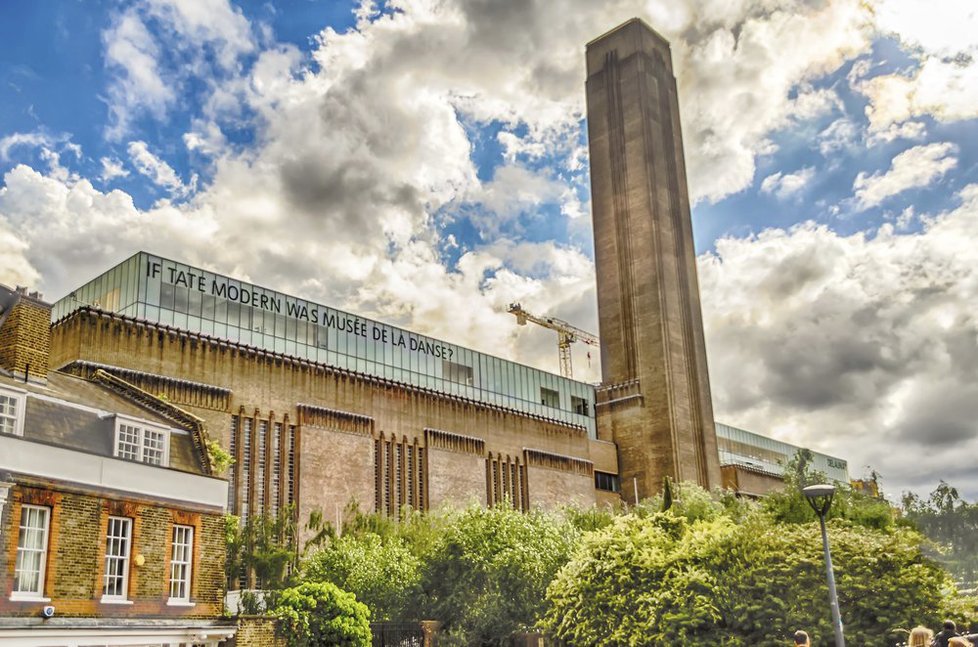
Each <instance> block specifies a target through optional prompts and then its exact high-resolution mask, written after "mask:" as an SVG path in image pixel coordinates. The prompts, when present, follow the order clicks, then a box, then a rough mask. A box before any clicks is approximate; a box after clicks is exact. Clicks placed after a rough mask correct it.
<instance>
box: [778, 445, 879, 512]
mask: <svg viewBox="0 0 978 647" xmlns="http://www.w3.org/2000/svg"><path fill="white" fill-rule="evenodd" d="M813 459H814V455H813V454H812V452H811V450H808V449H799V450H798V452H797V453H796V454H795V456H794V457H793V458H792V459H791V460H789V461H788V464H787V465H785V468H784V487H783V488H781V489H780V490H778V491H776V492H772V493H771V494H769V495H768V496H766V497H764V499H762V501H761V507H762V508H763V509H764V510H765V511H766V512H767V513H768V514H770V515H771V516H772V517H773V518H774V520H775V521H778V522H783V523H810V522H812V521H815V520H816V519H818V515H816V514H815V511H814V510H812V508H811V506H809V505H808V501H806V499H805V495H804V494H803V493H802V488H805V487H807V486H809V485H814V484H816V483H826V482H828V481H829V479H828V477H827V476H825V474H823V473H822V472H819V471H818V470H816V469H815V468H814V467H813V466H812V461H813ZM826 516H827V518H828V519H847V520H849V521H852V522H853V523H855V524H857V525H860V526H865V527H868V528H877V529H880V530H882V529H886V528H889V527H891V526H892V525H893V523H894V516H895V510H894V509H893V507H892V506H890V504H889V503H887V502H886V501H884V500H882V499H876V498H873V497H871V496H869V495H867V494H863V493H861V492H856V491H853V489H852V488H851V487H849V486H848V485H847V484H845V483H836V484H835V496H834V497H833V498H832V507H831V508H830V509H829V511H828V514H827V515H826Z"/></svg>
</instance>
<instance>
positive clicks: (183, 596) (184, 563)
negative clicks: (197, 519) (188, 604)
mask: <svg viewBox="0 0 978 647" xmlns="http://www.w3.org/2000/svg"><path fill="white" fill-rule="evenodd" d="M193 545H194V529H193V528H192V527H191V526H174V527H173V554H172V555H171V558H170V597H171V598H175V599H179V600H189V598H190V569H191V562H192V557H193Z"/></svg>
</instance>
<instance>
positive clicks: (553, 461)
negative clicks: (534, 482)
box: [523, 447, 594, 476]
mask: <svg viewBox="0 0 978 647" xmlns="http://www.w3.org/2000/svg"><path fill="white" fill-rule="evenodd" d="M523 453H524V455H525V456H526V465H527V466H528V467H543V468H546V469H551V470H559V471H561V472H573V473H575V474H580V475H581V476H594V463H592V462H591V461H589V460H585V459H583V458H576V457H574V456H566V455H564V454H554V453H552V452H545V451H543V450H541V449H530V448H528V447H524V448H523Z"/></svg>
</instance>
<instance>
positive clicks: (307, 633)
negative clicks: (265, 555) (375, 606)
mask: <svg viewBox="0 0 978 647" xmlns="http://www.w3.org/2000/svg"><path fill="white" fill-rule="evenodd" d="M272 615H274V616H276V617H278V618H279V619H280V621H281V625H280V630H281V633H282V634H283V635H284V637H285V639H286V641H287V642H288V644H289V647H327V646H333V645H337V646H342V647H369V645H370V643H371V632H370V610H369V609H368V608H367V607H366V605H364V604H362V603H360V602H357V599H356V596H355V595H353V594H352V593H347V592H346V591H342V590H340V589H339V588H338V587H336V586H335V585H333V584H330V583H329V582H305V583H303V584H300V585H299V586H296V587H293V588H289V589H284V590H282V591H281V593H280V594H279V596H278V600H277V602H276V606H275V609H274V610H273V612H272Z"/></svg>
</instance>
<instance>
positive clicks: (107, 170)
mask: <svg viewBox="0 0 978 647" xmlns="http://www.w3.org/2000/svg"><path fill="white" fill-rule="evenodd" d="M99 163H100V164H101V165H102V174H101V175H100V176H99V177H100V178H102V181H103V182H111V181H112V180H114V179H115V178H117V177H127V176H128V175H129V171H127V170H126V169H125V167H124V166H123V165H122V162H121V161H120V160H118V159H116V158H114V157H103V158H101V159H99Z"/></svg>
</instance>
